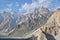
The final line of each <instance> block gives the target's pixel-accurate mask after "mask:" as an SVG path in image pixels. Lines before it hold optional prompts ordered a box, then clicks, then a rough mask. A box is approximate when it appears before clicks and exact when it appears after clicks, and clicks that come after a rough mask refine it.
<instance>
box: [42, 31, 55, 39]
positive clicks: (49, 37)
mask: <svg viewBox="0 0 60 40" xmlns="http://www.w3.org/2000/svg"><path fill="white" fill-rule="evenodd" d="M42 32H43V33H44V34H45V36H46V38H47V40H56V39H55V38H54V37H53V36H52V35H50V34H49V33H46V32H44V31H42Z"/></svg>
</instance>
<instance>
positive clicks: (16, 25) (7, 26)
mask: <svg viewBox="0 0 60 40" xmlns="http://www.w3.org/2000/svg"><path fill="white" fill-rule="evenodd" d="M0 18H1V19H0V32H1V33H0V35H2V33H3V34H4V35H3V36H8V37H21V39H22V38H24V39H27V40H60V9H58V10H55V11H54V12H53V13H52V12H50V11H49V10H48V9H46V8H35V9H34V11H33V12H31V13H27V14H24V15H22V16H17V14H13V15H11V14H8V13H5V12H4V13H3V14H1V15H0ZM35 38H36V39H35Z"/></svg>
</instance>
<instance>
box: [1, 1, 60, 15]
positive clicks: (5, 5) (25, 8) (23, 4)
mask: <svg viewBox="0 0 60 40" xmlns="http://www.w3.org/2000/svg"><path fill="white" fill-rule="evenodd" d="M39 6H40V7H42V6H43V7H45V8H48V9H50V10H55V9H57V8H60V0H0V12H3V11H8V12H11V13H12V12H13V11H14V12H17V13H21V14H23V13H27V12H30V11H32V10H34V8H36V7H39Z"/></svg>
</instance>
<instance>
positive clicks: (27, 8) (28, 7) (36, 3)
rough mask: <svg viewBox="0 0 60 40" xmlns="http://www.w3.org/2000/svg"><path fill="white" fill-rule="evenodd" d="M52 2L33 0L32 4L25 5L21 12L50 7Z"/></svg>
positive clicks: (20, 9)
mask: <svg viewBox="0 0 60 40" xmlns="http://www.w3.org/2000/svg"><path fill="white" fill-rule="evenodd" d="M51 1H52V0H32V3H31V4H28V3H25V4H24V5H22V7H21V8H19V11H23V10H25V11H26V12H29V11H32V10H33V9H34V8H36V7H39V6H40V7H41V6H43V7H48V6H49V4H50V3H51Z"/></svg>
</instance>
